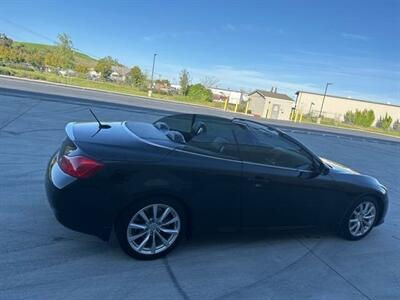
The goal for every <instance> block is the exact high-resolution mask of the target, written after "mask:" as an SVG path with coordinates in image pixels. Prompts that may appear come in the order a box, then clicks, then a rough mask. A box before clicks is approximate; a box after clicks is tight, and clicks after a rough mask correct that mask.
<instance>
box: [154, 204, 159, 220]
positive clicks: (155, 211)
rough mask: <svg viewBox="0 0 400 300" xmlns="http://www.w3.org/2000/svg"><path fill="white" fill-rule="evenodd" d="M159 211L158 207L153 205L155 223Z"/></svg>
mask: <svg viewBox="0 0 400 300" xmlns="http://www.w3.org/2000/svg"><path fill="white" fill-rule="evenodd" d="M157 210H158V205H157V204H154V205H153V222H156V221H157Z"/></svg>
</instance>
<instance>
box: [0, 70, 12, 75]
mask: <svg viewBox="0 0 400 300" xmlns="http://www.w3.org/2000/svg"><path fill="white" fill-rule="evenodd" d="M0 74H1V75H8V76H15V72H14V71H12V70H5V69H0Z"/></svg>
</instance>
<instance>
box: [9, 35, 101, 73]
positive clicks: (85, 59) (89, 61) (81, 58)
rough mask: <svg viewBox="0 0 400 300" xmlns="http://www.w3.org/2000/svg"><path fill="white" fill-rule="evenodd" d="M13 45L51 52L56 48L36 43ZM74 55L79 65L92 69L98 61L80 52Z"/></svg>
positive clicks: (16, 43) (17, 43)
mask: <svg viewBox="0 0 400 300" xmlns="http://www.w3.org/2000/svg"><path fill="white" fill-rule="evenodd" d="M13 45H14V46H18V45H22V46H24V47H25V48H27V49H35V50H51V49H53V48H55V47H56V46H54V45H46V44H36V43H28V42H17V41H14V42H13ZM74 53H75V59H76V62H77V63H78V64H85V65H88V66H90V67H93V66H95V65H96V63H97V60H96V59H94V58H93V57H90V56H89V55H87V54H85V53H82V52H78V51H74Z"/></svg>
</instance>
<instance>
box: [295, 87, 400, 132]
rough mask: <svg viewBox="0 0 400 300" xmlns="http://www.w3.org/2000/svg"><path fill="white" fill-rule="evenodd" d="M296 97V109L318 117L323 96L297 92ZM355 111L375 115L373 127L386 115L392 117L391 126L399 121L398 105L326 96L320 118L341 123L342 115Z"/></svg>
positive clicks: (399, 111)
mask: <svg viewBox="0 0 400 300" xmlns="http://www.w3.org/2000/svg"><path fill="white" fill-rule="evenodd" d="M296 95H297V98H296V109H299V110H301V112H302V113H303V114H311V116H314V117H318V116H319V112H320V110H321V105H322V99H323V98H324V95H323V94H317V93H311V92H305V91H298V92H297V93H296ZM357 109H358V110H364V109H367V110H369V109H372V110H373V111H374V113H375V121H374V124H373V125H375V124H376V122H377V121H378V120H379V118H380V117H382V118H383V117H384V116H385V114H386V113H387V114H388V115H389V116H391V117H392V119H393V122H392V125H393V123H394V122H395V121H396V120H399V119H400V105H395V104H388V103H379V102H373V101H367V100H360V99H353V98H345V97H339V96H332V95H326V97H325V101H324V106H323V108H322V116H323V117H326V118H331V119H335V120H337V121H340V122H342V121H344V115H345V114H346V112H348V111H353V112H355V111H356V110H357Z"/></svg>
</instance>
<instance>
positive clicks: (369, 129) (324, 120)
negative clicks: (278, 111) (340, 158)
mask: <svg viewBox="0 0 400 300" xmlns="http://www.w3.org/2000/svg"><path fill="white" fill-rule="evenodd" d="M302 121H303V122H305V123H311V124H316V123H317V119H316V118H309V117H303V120H302ZM321 124H322V125H327V126H333V127H338V128H345V129H353V130H359V131H365V132H371V133H379V134H386V135H390V136H395V137H400V131H399V130H393V129H391V128H389V129H388V130H384V129H382V128H378V127H362V126H356V125H352V124H346V123H343V122H338V121H336V120H334V119H331V118H322V119H321Z"/></svg>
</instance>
